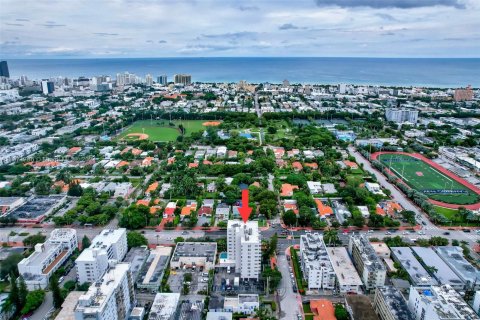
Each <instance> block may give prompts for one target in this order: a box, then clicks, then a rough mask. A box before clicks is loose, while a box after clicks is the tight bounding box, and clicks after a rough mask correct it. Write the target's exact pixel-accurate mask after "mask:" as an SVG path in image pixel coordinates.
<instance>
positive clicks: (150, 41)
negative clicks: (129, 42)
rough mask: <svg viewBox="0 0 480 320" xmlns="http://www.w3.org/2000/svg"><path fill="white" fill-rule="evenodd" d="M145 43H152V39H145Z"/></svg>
mask: <svg viewBox="0 0 480 320" xmlns="http://www.w3.org/2000/svg"><path fill="white" fill-rule="evenodd" d="M145 42H146V43H153V40H147V41H145Z"/></svg>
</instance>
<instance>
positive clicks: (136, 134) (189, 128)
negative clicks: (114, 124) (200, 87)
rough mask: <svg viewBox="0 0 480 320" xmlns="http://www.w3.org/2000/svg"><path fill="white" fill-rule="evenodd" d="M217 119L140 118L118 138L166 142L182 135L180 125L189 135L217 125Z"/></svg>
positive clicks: (186, 134) (185, 133)
mask: <svg viewBox="0 0 480 320" xmlns="http://www.w3.org/2000/svg"><path fill="white" fill-rule="evenodd" d="M219 124H220V122H218V121H207V120H171V121H169V120H164V119H160V120H140V121H136V122H134V123H133V124H132V125H130V126H129V127H128V128H127V129H126V130H124V131H123V132H122V133H121V134H120V136H119V138H120V139H123V140H129V141H132V140H144V139H148V140H150V141H160V142H168V141H175V140H176V139H177V137H178V136H180V135H182V132H181V126H183V128H184V130H185V131H184V135H185V136H187V137H188V136H190V135H191V134H192V132H198V131H203V130H205V129H206V128H207V127H208V126H218V125H219Z"/></svg>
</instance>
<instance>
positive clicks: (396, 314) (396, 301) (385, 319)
mask: <svg viewBox="0 0 480 320" xmlns="http://www.w3.org/2000/svg"><path fill="white" fill-rule="evenodd" d="M373 307H374V309H375V311H376V312H377V314H378V315H379V317H380V319H381V320H413V315H412V313H411V312H410V310H409V309H408V305H407V302H406V301H405V299H404V298H403V295H402V294H401V293H400V291H398V289H397V288H395V287H394V286H384V287H378V288H377V289H376V290H375V298H374V300H373Z"/></svg>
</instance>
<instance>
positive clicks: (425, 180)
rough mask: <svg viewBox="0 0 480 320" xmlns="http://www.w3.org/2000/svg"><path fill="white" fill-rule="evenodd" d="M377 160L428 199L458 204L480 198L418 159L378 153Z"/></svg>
mask: <svg viewBox="0 0 480 320" xmlns="http://www.w3.org/2000/svg"><path fill="white" fill-rule="evenodd" d="M378 160H380V161H381V162H382V163H383V164H384V165H386V166H387V167H388V168H390V170H391V171H392V172H393V173H394V174H395V175H397V176H398V177H399V178H401V179H402V180H403V181H404V182H405V183H406V184H408V185H409V186H410V187H412V188H414V189H416V190H418V191H420V192H422V193H424V194H425V195H426V196H427V197H429V198H430V199H433V200H437V201H441V202H445V203H451V204H458V205H466V204H472V203H476V202H478V201H479V200H480V199H479V198H480V197H479V196H478V195H477V194H476V193H475V192H474V191H472V190H470V189H469V188H468V187H466V186H464V185H463V184H461V183H460V182H457V181H455V180H454V179H452V178H450V177H448V176H446V175H445V174H443V173H441V172H440V171H438V170H437V169H435V168H433V167H432V166H430V165H429V164H428V163H426V162H424V161H422V160H420V159H416V158H414V157H411V156H408V155H405V154H380V155H379V156H378Z"/></svg>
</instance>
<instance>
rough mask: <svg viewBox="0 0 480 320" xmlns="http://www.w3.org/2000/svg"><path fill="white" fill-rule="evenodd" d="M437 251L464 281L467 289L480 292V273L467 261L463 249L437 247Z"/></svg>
mask: <svg viewBox="0 0 480 320" xmlns="http://www.w3.org/2000/svg"><path fill="white" fill-rule="evenodd" d="M435 251H436V252H437V254H438V256H439V257H440V258H441V259H442V260H443V261H445V263H446V264H447V265H448V266H449V267H450V268H451V269H452V270H453V272H455V273H456V274H457V276H459V277H460V279H462V281H463V282H464V283H465V287H466V288H468V289H475V290H480V281H479V279H480V271H479V270H478V269H477V268H475V267H474V266H472V264H471V263H470V262H468V261H467V260H466V259H465V257H464V256H463V249H462V248H461V247H436V248H435Z"/></svg>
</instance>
